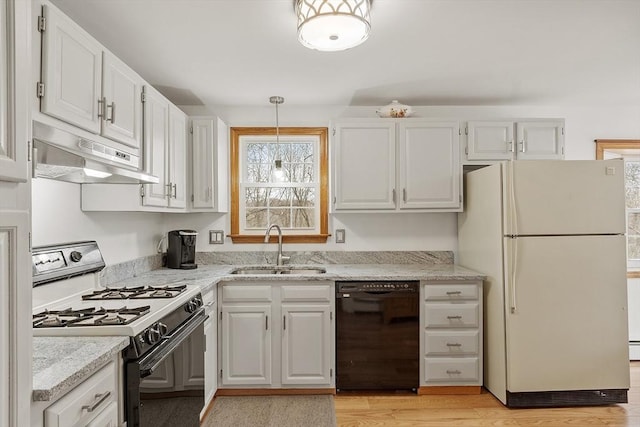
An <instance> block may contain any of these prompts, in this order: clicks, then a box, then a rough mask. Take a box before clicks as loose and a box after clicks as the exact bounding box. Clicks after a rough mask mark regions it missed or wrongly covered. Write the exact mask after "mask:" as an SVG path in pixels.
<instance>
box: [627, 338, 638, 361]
mask: <svg viewBox="0 0 640 427" xmlns="http://www.w3.org/2000/svg"><path fill="white" fill-rule="evenodd" d="M629 360H640V342H637V341H634V342H630V343H629Z"/></svg>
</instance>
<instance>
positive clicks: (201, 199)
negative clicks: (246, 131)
mask: <svg viewBox="0 0 640 427" xmlns="http://www.w3.org/2000/svg"><path fill="white" fill-rule="evenodd" d="M228 147H229V129H228V127H227V125H226V123H225V122H223V121H222V120H221V119H220V118H218V117H192V118H191V156H190V158H191V165H192V167H191V173H190V174H189V176H190V177H191V205H190V208H191V210H193V211H197V212H227V211H228V210H229V202H228V190H227V188H228V186H229V184H228V180H229V167H228V164H229V158H228V152H229V150H228Z"/></svg>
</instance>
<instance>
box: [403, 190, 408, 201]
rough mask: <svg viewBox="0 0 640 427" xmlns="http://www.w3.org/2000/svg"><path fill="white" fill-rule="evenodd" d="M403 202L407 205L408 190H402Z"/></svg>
mask: <svg viewBox="0 0 640 427" xmlns="http://www.w3.org/2000/svg"><path fill="white" fill-rule="evenodd" d="M402 201H403V202H405V203H407V189H406V188H403V189H402Z"/></svg>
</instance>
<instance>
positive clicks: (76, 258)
mask: <svg viewBox="0 0 640 427" xmlns="http://www.w3.org/2000/svg"><path fill="white" fill-rule="evenodd" d="M69 257H70V258H71V261H73V262H78V261H80V260H81V259H82V254H81V253H80V252H78V251H73V252H71V253H70V254H69Z"/></svg>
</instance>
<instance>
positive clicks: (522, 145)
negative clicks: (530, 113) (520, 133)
mask: <svg viewBox="0 0 640 427" xmlns="http://www.w3.org/2000/svg"><path fill="white" fill-rule="evenodd" d="M518 145H519V146H520V150H519V151H520V152H521V153H524V152H525V151H527V150H526V148H525V145H524V139H523V140H521V141H519V142H518Z"/></svg>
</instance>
